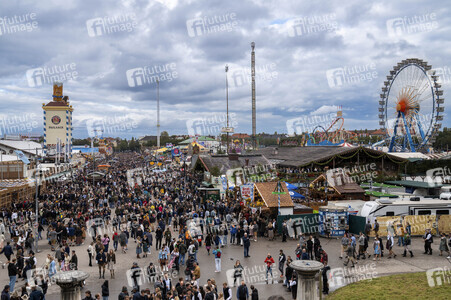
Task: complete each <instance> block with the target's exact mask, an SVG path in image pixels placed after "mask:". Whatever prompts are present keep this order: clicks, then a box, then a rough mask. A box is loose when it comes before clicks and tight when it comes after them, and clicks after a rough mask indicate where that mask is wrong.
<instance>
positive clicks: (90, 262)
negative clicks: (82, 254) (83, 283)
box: [87, 242, 94, 267]
mask: <svg viewBox="0 0 451 300" xmlns="http://www.w3.org/2000/svg"><path fill="white" fill-rule="evenodd" d="M93 245H94V242H92V243H91V244H89V246H88V250H87V251H88V256H89V266H90V267H92V256H93V254H94V247H93Z"/></svg>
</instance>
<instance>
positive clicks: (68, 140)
mask: <svg viewBox="0 0 451 300" xmlns="http://www.w3.org/2000/svg"><path fill="white" fill-rule="evenodd" d="M52 97H53V100H52V101H50V102H49V103H47V104H45V103H43V104H42V109H43V110H44V153H45V155H47V156H48V155H56V153H57V152H58V153H59V154H63V155H64V154H66V153H67V154H68V157H70V156H71V153H72V112H73V108H72V105H70V104H69V97H67V96H64V97H63V84H62V83H58V82H57V83H55V84H54V85H53V96H52Z"/></svg>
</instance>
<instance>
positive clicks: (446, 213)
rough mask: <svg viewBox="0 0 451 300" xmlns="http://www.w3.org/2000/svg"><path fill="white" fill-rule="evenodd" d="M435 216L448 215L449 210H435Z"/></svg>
mask: <svg viewBox="0 0 451 300" xmlns="http://www.w3.org/2000/svg"><path fill="white" fill-rule="evenodd" d="M435 214H436V215H449V209H437V211H436V212H435Z"/></svg>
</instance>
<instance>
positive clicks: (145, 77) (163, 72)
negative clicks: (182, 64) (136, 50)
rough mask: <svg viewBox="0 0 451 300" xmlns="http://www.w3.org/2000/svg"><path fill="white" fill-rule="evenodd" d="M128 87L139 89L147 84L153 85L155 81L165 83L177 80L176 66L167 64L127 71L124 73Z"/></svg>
mask: <svg viewBox="0 0 451 300" xmlns="http://www.w3.org/2000/svg"><path fill="white" fill-rule="evenodd" d="M125 76H126V78H127V83H128V86H129V87H139V86H143V85H147V84H154V83H156V82H157V81H158V82H162V81H167V82H171V81H172V80H174V79H176V78H178V72H177V65H176V64H175V63H169V64H164V65H153V66H145V67H139V68H133V69H128V70H127V71H125Z"/></svg>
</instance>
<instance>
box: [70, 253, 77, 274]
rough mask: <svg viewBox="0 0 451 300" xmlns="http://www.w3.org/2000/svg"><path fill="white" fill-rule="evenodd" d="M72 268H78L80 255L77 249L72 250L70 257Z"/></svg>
mask: <svg viewBox="0 0 451 300" xmlns="http://www.w3.org/2000/svg"><path fill="white" fill-rule="evenodd" d="M70 269H71V270H78V257H77V254H76V253H75V250H72V257H71V258H70Z"/></svg>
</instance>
